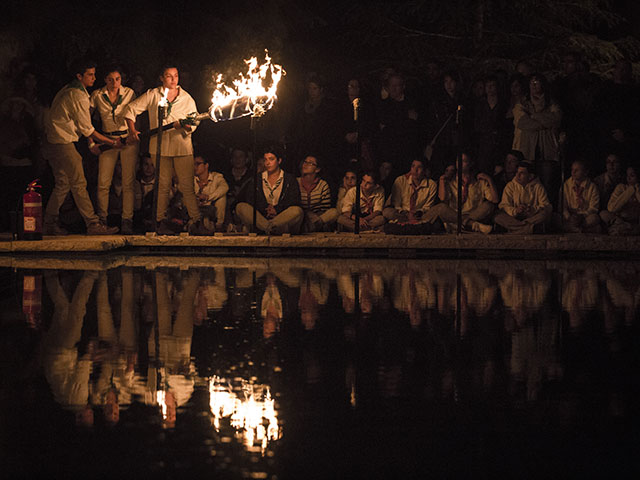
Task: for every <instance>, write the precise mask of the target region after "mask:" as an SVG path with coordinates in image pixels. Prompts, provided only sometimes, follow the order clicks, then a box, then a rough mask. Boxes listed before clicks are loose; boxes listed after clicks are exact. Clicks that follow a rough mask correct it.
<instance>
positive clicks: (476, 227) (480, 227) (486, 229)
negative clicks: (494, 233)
mask: <svg viewBox="0 0 640 480" xmlns="http://www.w3.org/2000/svg"><path fill="white" fill-rule="evenodd" d="M471 228H472V229H473V231H474V232H480V233H484V234H485V235H489V234H490V233H491V230H493V227H492V226H491V225H485V224H484V223H480V222H471Z"/></svg>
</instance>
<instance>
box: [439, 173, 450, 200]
mask: <svg viewBox="0 0 640 480" xmlns="http://www.w3.org/2000/svg"><path fill="white" fill-rule="evenodd" d="M447 183H448V182H447V178H446V177H445V176H444V175H440V180H438V198H439V199H440V201H441V202H443V203H444V202H446V201H447V197H448V190H449V189H448V188H447V187H448V185H447Z"/></svg>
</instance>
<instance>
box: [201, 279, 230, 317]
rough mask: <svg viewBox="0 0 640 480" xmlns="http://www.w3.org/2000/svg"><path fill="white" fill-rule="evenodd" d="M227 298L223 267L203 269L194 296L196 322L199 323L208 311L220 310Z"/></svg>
mask: <svg viewBox="0 0 640 480" xmlns="http://www.w3.org/2000/svg"><path fill="white" fill-rule="evenodd" d="M228 298H229V296H228V294H227V282H226V279H225V274H224V268H221V267H215V268H207V269H206V270H203V272H202V278H201V282H200V287H199V288H198V295H197V298H196V320H197V322H196V323H197V324H198V325H199V324H201V323H202V321H204V319H206V318H207V312H208V311H214V312H219V311H220V310H222V308H223V307H224V305H225V303H227V299H228Z"/></svg>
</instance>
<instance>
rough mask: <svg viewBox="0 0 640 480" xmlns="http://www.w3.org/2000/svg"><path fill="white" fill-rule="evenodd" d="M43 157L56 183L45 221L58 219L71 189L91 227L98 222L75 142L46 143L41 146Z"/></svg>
mask: <svg viewBox="0 0 640 480" xmlns="http://www.w3.org/2000/svg"><path fill="white" fill-rule="evenodd" d="M42 155H43V157H44V158H45V159H46V160H47V161H48V162H49V165H50V166H51V170H52V171H53V176H54V178H55V186H54V187H53V191H52V192H51V197H49V201H48V202H47V208H46V210H45V216H46V218H45V222H53V221H57V219H58V214H59V212H60V206H61V205H62V204H63V203H64V199H65V198H66V197H67V194H68V193H69V191H71V195H73V201H74V202H75V203H76V207H77V208H78V211H79V212H80V215H82V218H83V219H84V223H85V224H86V225H87V226H89V225H91V224H92V223H96V222H97V221H98V216H97V215H96V212H95V211H94V210H93V204H92V203H91V199H90V198H89V193H88V192H87V179H86V178H85V176H84V169H83V168H82V156H81V155H80V154H79V153H78V151H77V150H76V147H75V146H74V145H73V143H65V144H62V145H57V144H53V143H49V142H46V143H45V144H44V146H43V148H42Z"/></svg>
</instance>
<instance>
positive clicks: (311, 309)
mask: <svg viewBox="0 0 640 480" xmlns="http://www.w3.org/2000/svg"><path fill="white" fill-rule="evenodd" d="M328 298H329V281H328V280H327V279H326V278H325V277H324V276H322V275H321V274H319V273H318V272H314V271H313V270H306V271H304V272H301V280H300V297H299V299H298V308H299V309H300V321H301V322H302V325H304V328H305V330H313V329H314V328H315V326H316V322H317V320H318V313H319V310H320V306H322V305H325V304H326V303H327V299H328Z"/></svg>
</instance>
